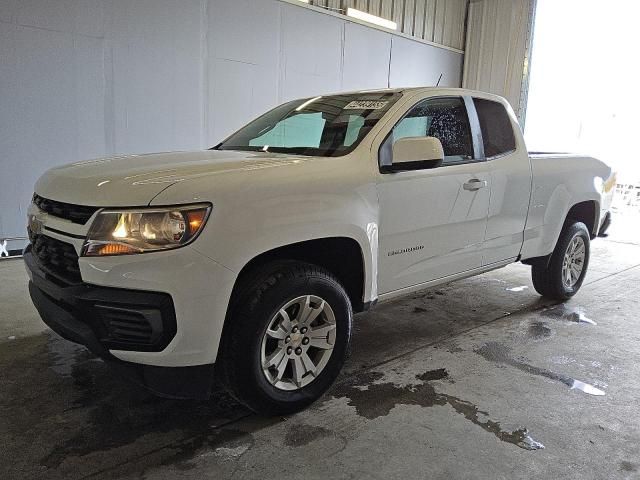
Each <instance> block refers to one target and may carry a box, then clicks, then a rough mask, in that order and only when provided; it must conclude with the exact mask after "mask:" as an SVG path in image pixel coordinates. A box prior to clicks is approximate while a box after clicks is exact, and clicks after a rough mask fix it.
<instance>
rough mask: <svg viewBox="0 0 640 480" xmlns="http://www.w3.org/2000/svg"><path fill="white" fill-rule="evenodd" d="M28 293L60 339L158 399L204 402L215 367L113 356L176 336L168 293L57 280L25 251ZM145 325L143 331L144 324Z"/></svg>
mask: <svg viewBox="0 0 640 480" xmlns="http://www.w3.org/2000/svg"><path fill="white" fill-rule="evenodd" d="M24 261H25V264H26V267H27V271H28V272H29V277H30V282H29V293H30V295H31V299H32V300H33V303H34V305H35V307H36V309H37V310H38V313H39V314H40V316H41V318H42V320H43V321H44V322H45V323H46V324H47V325H48V326H49V327H50V328H51V329H52V330H53V331H55V332H56V333H58V334H59V335H60V336H62V337H63V338H66V339H67V340H70V341H72V342H75V343H79V344H82V345H85V346H86V347H87V348H89V350H91V351H92V352H93V353H95V354H96V355H98V356H100V357H102V358H103V359H104V360H105V361H107V362H108V363H110V364H111V365H112V366H113V367H114V368H116V369H117V370H119V371H120V372H121V373H123V374H124V376H126V377H128V378H130V379H131V380H134V381H135V382H136V383H139V384H141V385H143V386H144V387H146V388H147V389H149V390H151V391H153V392H154V393H156V394H158V395H162V396H167V397H172V398H207V397H208V395H209V393H210V390H211V386H212V383H213V364H208V365H198V366H191V367H158V366H152V365H144V364H135V363H130V362H125V361H122V360H119V359H118V358H116V357H115V356H114V355H113V354H112V353H111V351H110V349H121V350H136V351H149V352H153V351H161V350H163V349H164V348H165V347H166V346H167V345H168V344H169V343H170V342H171V340H172V339H173V338H174V336H175V334H176V318H175V313H174V308H173V302H172V299H171V297H170V296H169V295H167V294H163V293H156V292H142V291H132V290H122V289H115V288H106V287H96V286H93V285H87V284H77V285H65V284H61V283H59V282H56V281H55V279H53V278H51V277H50V276H49V275H47V273H46V272H45V271H43V270H42V269H41V268H40V267H39V265H38V263H37V262H36V260H35V258H34V256H33V254H32V253H31V252H30V248H29V247H27V249H26V250H25V252H24ZM143 324H146V327H143V326H142V325H143Z"/></svg>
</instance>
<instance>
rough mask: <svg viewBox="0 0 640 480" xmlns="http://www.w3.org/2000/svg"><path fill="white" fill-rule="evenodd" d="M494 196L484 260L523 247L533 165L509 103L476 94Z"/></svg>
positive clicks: (507, 256)
mask: <svg viewBox="0 0 640 480" xmlns="http://www.w3.org/2000/svg"><path fill="white" fill-rule="evenodd" d="M473 106H474V107H475V110H476V113H477V117H478V121H479V124H480V131H481V134H482V150H483V152H482V154H483V158H484V159H485V161H486V163H487V166H488V168H489V174H490V176H491V199H490V202H489V217H488V220H487V231H486V234H485V237H484V245H483V255H482V264H483V265H490V264H492V263H497V262H501V261H504V260H509V259H515V258H516V257H517V256H518V255H519V254H520V250H521V248H522V244H523V241H524V229H525V222H526V219H527V214H528V211H529V203H530V198H531V165H530V162H529V154H528V152H527V150H526V147H525V145H524V142H523V140H522V135H521V134H520V133H519V132H518V134H516V133H515V132H516V130H515V129H519V128H520V126H519V125H518V122H517V120H516V117H515V115H514V113H513V111H512V110H511V107H509V105H508V104H507V103H502V102H500V101H497V100H490V99H484V98H474V99H473Z"/></svg>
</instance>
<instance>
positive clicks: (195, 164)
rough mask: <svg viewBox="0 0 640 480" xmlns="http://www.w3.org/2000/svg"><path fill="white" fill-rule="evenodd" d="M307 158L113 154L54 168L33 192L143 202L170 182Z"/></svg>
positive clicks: (99, 201) (80, 200)
mask: <svg viewBox="0 0 640 480" xmlns="http://www.w3.org/2000/svg"><path fill="white" fill-rule="evenodd" d="M309 159H310V157H303V156H293V155H284V154H275V153H266V152H235V151H228V150H227V151H217V150H205V151H198V152H171V153H154V154H146V155H126V156H117V157H109V158H101V159H97V160H89V161H84V162H77V163H71V164H68V165H63V166H61V167H56V168H52V169H51V170H49V171H47V172H46V173H45V174H44V175H43V176H42V177H40V179H39V180H38V182H37V183H36V193H37V194H38V195H40V196H42V197H45V198H49V199H51V200H57V201H59V202H65V203H72V204H77V205H90V206H95V207H123V206H145V205H148V204H149V203H151V201H152V200H153V198H154V197H156V196H157V195H158V194H159V193H160V192H162V191H163V190H165V189H166V188H168V187H169V186H171V185H174V184H176V183H179V182H184V181H186V180H189V179H190V178H194V177H201V176H209V175H222V174H225V173H231V172H238V171H255V170H261V169H264V168H278V167H283V166H287V165H291V164H296V163H301V162H304V161H308V160H309Z"/></svg>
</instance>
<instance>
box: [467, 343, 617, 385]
mask: <svg viewBox="0 0 640 480" xmlns="http://www.w3.org/2000/svg"><path fill="white" fill-rule="evenodd" d="M475 352H476V353H478V354H479V355H481V356H482V357H484V358H485V360H488V361H490V362H494V363H497V364H500V365H508V366H511V367H514V368H517V369H518V370H521V371H523V372H526V373H529V374H531V375H536V376H539V377H544V378H548V379H550V380H555V381H557V382H560V383H563V384H564V385H566V386H567V387H569V388H570V389H571V390H580V391H581V392H584V393H587V394H589V395H597V396H599V395H605V392H604V391H603V390H600V389H599V388H596V387H595V386H593V385H591V384H589V383H585V382H582V381H580V380H576V379H575V378H571V377H569V376H567V375H564V374H561V373H557V372H553V371H551V370H547V369H546V368H540V367H536V366H534V365H530V364H529V363H527V362H526V361H525V360H524V359H520V358H515V357H514V356H513V355H512V353H511V348H510V347H508V346H506V345H503V344H501V343H497V342H489V343H486V344H485V345H483V346H482V347H480V348H478V349H476V350H475Z"/></svg>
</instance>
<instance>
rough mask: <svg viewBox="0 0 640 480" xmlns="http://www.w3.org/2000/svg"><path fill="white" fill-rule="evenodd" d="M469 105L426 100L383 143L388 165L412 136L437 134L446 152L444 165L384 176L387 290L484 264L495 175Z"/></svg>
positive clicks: (383, 285)
mask: <svg viewBox="0 0 640 480" xmlns="http://www.w3.org/2000/svg"><path fill="white" fill-rule="evenodd" d="M465 102H466V100H465V99H463V98H462V97H431V98H427V99H424V100H422V101H419V102H418V103H417V104H415V105H414V106H413V107H411V108H410V109H409V110H408V112H407V113H406V114H405V115H404V116H403V117H402V118H401V119H400V120H399V121H398V122H397V123H396V124H395V126H394V127H393V129H392V130H391V132H390V133H389V134H388V135H387V137H386V138H385V140H384V141H383V142H382V144H381V146H380V150H379V156H380V158H379V162H380V165H381V166H384V165H390V164H392V162H393V158H392V157H393V153H392V152H393V143H394V142H396V141H398V140H399V139H400V138H404V137H416V136H430V137H436V138H438V139H439V140H440V142H441V143H442V146H443V150H444V154H445V157H444V162H443V163H442V165H441V166H438V167H436V168H425V169H422V170H413V171H402V172H396V173H380V174H379V176H378V184H377V188H378V195H379V202H380V230H379V232H380V244H379V263H378V265H379V278H378V289H379V293H380V294H386V293H391V292H394V291H398V290H402V289H407V288H410V287H415V286H419V285H420V284H424V283H427V282H430V281H433V280H438V279H442V278H446V277H449V276H452V275H456V274H459V273H463V272H466V271H469V270H473V269H476V268H480V267H481V266H482V251H481V250H482V243H483V241H484V237H485V230H486V228H487V217H488V212H489V198H490V188H491V185H490V182H491V176H490V173H489V169H488V167H487V163H486V162H485V161H482V159H481V158H480V154H479V153H478V152H479V150H478V146H477V145H475V144H474V140H473V138H474V137H475V135H473V132H472V129H471V125H470V122H469V114H468V110H467V107H466V103H465ZM472 114H473V115H475V111H473V112H472ZM475 118H476V121H475V124H476V125H477V117H475ZM383 170H385V171H386V169H383Z"/></svg>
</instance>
